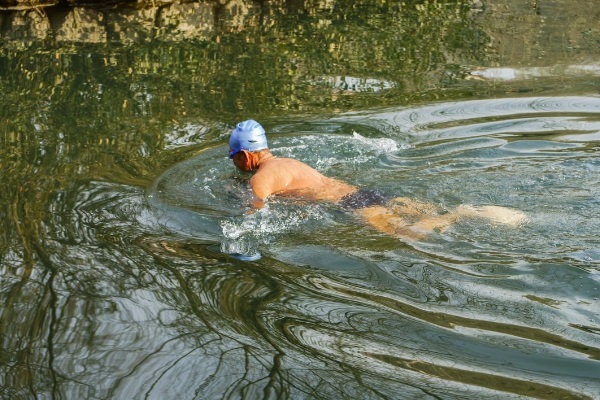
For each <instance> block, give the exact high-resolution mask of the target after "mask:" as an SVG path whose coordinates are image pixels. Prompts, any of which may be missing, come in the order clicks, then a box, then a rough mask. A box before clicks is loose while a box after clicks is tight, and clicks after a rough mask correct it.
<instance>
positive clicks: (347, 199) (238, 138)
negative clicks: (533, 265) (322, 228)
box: [229, 120, 525, 238]
mask: <svg viewBox="0 0 600 400" xmlns="http://www.w3.org/2000/svg"><path fill="white" fill-rule="evenodd" d="M229 158H230V159H231V160H232V161H233V164H234V165H235V166H236V167H237V168H238V169H240V170H242V171H246V172H254V175H253V176H252V178H251V179H250V187H251V188H252V192H253V206H254V207H255V208H261V207H263V206H264V204H265V202H266V201H267V199H268V198H269V197H270V196H286V197H291V198H297V199H303V200H311V201H326V202H330V203H334V204H338V205H339V206H341V207H343V208H345V209H348V210H353V211H354V212H356V213H357V214H358V215H359V216H360V217H361V218H362V219H364V220H365V221H366V222H367V223H368V224H369V225H371V226H372V227H374V228H376V229H377V230H379V231H381V232H384V233H386V234H390V235H394V236H402V237H412V238H418V237H422V236H425V235H427V234H428V233H431V232H433V231H435V230H444V229H446V228H448V227H449V226H450V225H452V224H453V223H455V222H456V221H458V220H459V219H461V218H468V217H475V218H485V219H487V220H490V221H492V222H494V223H501V224H506V225H510V226H517V225H518V224H520V223H522V222H523V221H525V215H524V214H523V213H521V212H520V211H516V210H511V209H509V208H505V207H498V206H484V207H473V206H459V207H457V208H456V209H454V210H451V211H446V210H439V209H438V208H436V207H435V206H433V205H432V204H427V203H423V202H419V201H416V200H412V199H409V198H405V197H396V198H390V197H388V196H386V195H385V194H384V193H383V192H382V191H380V190H366V189H361V188H358V187H356V186H354V185H350V184H348V183H346V182H343V181H340V180H337V179H333V178H329V177H327V176H325V175H323V174H321V173H320V172H318V171H317V170H315V169H314V168H312V167H310V166H309V165H307V164H305V163H303V162H301V161H298V160H295V159H293V158H280V157H276V156H274V155H273V154H272V153H271V151H270V150H269V147H268V144H267V136H266V133H265V130H264V129H263V127H262V126H261V125H260V124H259V123H258V122H256V121H254V120H247V121H244V122H240V123H239V124H237V126H236V128H235V129H234V130H233V131H232V132H231V136H230V139H229Z"/></svg>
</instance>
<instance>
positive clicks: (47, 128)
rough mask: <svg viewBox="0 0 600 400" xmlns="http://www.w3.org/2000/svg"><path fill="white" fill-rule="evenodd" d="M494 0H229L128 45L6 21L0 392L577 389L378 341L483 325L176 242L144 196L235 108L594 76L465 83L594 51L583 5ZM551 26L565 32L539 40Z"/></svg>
mask: <svg viewBox="0 0 600 400" xmlns="http://www.w3.org/2000/svg"><path fill="white" fill-rule="evenodd" d="M495 3H496V2H486V3H485V6H486V7H484V8H482V7H479V6H477V5H476V4H475V3H473V2H471V1H455V2H438V1H414V2H402V3H400V2H389V1H342V0H338V1H330V2H319V1H315V2H308V1H307V2H294V1H286V2H261V5H260V7H259V4H258V3H256V4H254V3H252V4H253V5H254V6H255V7H254V8H253V10H254V11H255V12H252V13H244V14H243V15H237V14H236V13H235V7H232V6H231V5H232V4H233V3H232V2H227V3H226V5H225V6H223V7H221V8H219V10H220V11H219V12H221V14H219V15H220V16H221V17H222V19H221V20H219V21H218V23H215V25H214V26H213V27H212V28H211V29H212V30H210V31H209V32H208V33H205V34H204V35H203V36H202V37H201V38H198V37H192V38H190V37H185V36H177V32H176V31H175V30H174V29H171V30H169V29H166V28H165V29H166V30H164V29H163V30H162V31H161V32H159V33H161V35H162V36H160V37H156V38H155V37H152V33H151V31H148V32H149V33H148V35H146V36H144V35H142V36H141V39H140V40H139V41H137V40H138V39H134V40H133V42H132V40H129V39H131V38H130V37H129V36H127V37H125V38H124V39H123V41H122V42H112V41H111V40H109V38H110V37H111V36H110V35H111V31H110V30H109V31H108V33H107V32H104V34H105V37H106V40H103V41H100V43H83V42H77V41H60V40H58V41H57V40H55V39H56V38H57V37H52V35H50V36H44V37H43V40H40V36H39V35H33V34H32V35H31V36H27V35H26V36H20V37H15V36H12V37H10V36H9V35H7V34H6V32H4V33H3V37H2V39H3V40H4V41H3V42H2V47H1V48H0V71H1V74H0V90H1V91H2V99H3V101H2V108H1V109H0V176H1V177H2V178H1V181H0V182H1V185H2V187H1V190H0V277H1V278H0V300H1V303H0V304H2V305H1V308H0V312H1V314H0V346H2V347H1V349H0V371H2V374H0V375H1V376H0V397H3V398H11V399H20V398H23V399H27V398H38V397H52V398H141V397H166V398H194V397H198V398H247V399H253V398H260V397H264V398H271V397H275V398H379V397H383V398H386V397H387V398H411V397H414V396H422V395H425V396H429V397H444V396H447V397H449V398H459V397H460V396H462V395H463V394H464V392H463V391H465V390H469V391H470V392H469V393H471V394H473V395H475V394H476V393H478V389H473V387H477V386H478V387H481V388H487V389H490V390H497V391H502V392H504V393H512V394H516V395H533V396H538V397H548V398H582V396H583V395H581V394H580V393H573V392H572V391H570V390H568V389H566V388H564V386H566V385H557V386H556V387H554V386H552V385H551V384H550V383H548V382H547V380H546V381H544V380H542V379H540V380H539V382H535V383H530V382H528V381H527V380H526V379H525V378H524V379H521V378H520V377H519V376H517V375H516V374H513V375H511V376H510V377H508V376H506V374H505V373H499V374H495V372H494V371H493V368H492V369H487V370H486V369H485V368H484V366H482V365H475V366H473V368H471V369H469V368H470V367H471V366H465V365H453V364H452V362H451V361H452V360H453V358H452V357H453V355H452V354H445V353H444V351H446V349H444V348H436V350H435V351H439V353H440V354H442V355H443V357H446V358H447V360H446V363H445V364H444V363H438V364H436V363H434V362H433V361H432V362H430V361H428V360H425V359H420V358H419V357H418V353H417V350H418V349H419V346H422V345H423V343H422V342H419V341H418V340H417V339H416V338H415V336H413V337H406V338H399V337H393V338H391V339H390V338H389V337H388V335H392V334H394V335H397V334H398V332H400V331H403V330H401V329H399V328H397V327H396V328H397V329H391V328H390V326H389V325H386V324H390V318H389V315H390V314H392V315H393V316H394V318H395V319H394V320H395V321H398V322H397V323H398V324H404V325H403V327H402V329H406V331H410V330H411V329H412V331H413V332H417V333H422V334H423V335H424V336H428V335H429V336H430V338H429V339H431V342H434V343H437V344H436V345H439V343H438V342H436V341H435V340H434V339H435V338H444V339H443V340H447V339H446V337H452V334H451V333H448V332H447V331H451V328H453V327H454V326H459V327H464V328H471V329H476V328H481V326H479V325H477V324H478V322H479V321H477V320H476V319H467V318H463V317H460V318H459V317H455V318H451V317H450V316H448V315H446V314H444V313H439V314H436V313H425V314H426V315H420V314H419V315H417V313H418V311H419V309H418V308H416V309H415V308H411V307H412V306H410V305H408V303H409V302H406V304H405V303H402V302H401V301H399V300H398V299H396V300H394V299H392V300H390V298H388V297H385V296H381V295H378V294H377V293H370V292H368V291H363V290H362V288H357V287H355V286H352V285H347V282H346V283H344V284H341V283H339V282H335V279H334V278H329V279H332V281H331V282H329V283H328V284H323V283H322V282H321V281H318V279H316V278H315V276H314V275H319V274H313V271H311V270H310V269H308V268H299V267H294V266H292V265H288V264H283V263H281V262H278V261H276V260H270V261H269V262H268V263H267V264H266V265H262V266H261V267H258V266H255V265H252V264H244V263H240V262H237V261H235V260H231V259H228V258H225V256H223V255H221V254H218V253H213V252H211V251H209V250H208V249H207V244H208V243H206V242H204V241H202V240H199V239H198V240H187V241H183V240H182V241H177V240H175V239H173V237H172V236H171V235H170V234H169V233H168V232H166V231H165V230H164V229H163V228H162V227H160V226H159V225H158V224H156V223H155V221H154V220H153V219H152V216H151V211H150V210H149V207H148V205H147V204H146V202H145V197H144V196H145V193H144V190H145V188H147V187H148V186H149V185H150V184H151V182H152V181H153V180H154V179H155V178H156V177H157V176H158V175H159V174H160V173H161V172H162V171H163V170H165V169H166V168H168V167H169V166H171V165H173V164H174V163H176V162H178V161H180V160H183V159H186V158H188V157H190V156H191V155H193V154H196V153H197V152H198V151H200V150H203V149H206V148H209V147H213V146H216V145H220V144H222V143H224V142H225V137H226V133H227V131H228V128H229V127H230V125H231V124H232V123H233V122H235V121H237V120H238V119H241V118H245V117H254V118H257V119H259V120H266V121H267V123H268V121H273V120H279V121H281V120H284V121H285V120H287V119H288V118H296V119H310V118H313V117H314V116H320V117H323V118H328V117H329V116H331V115H334V114H337V113H340V112H348V111H350V112H352V111H362V110H366V109H371V108H374V107H392V106H393V107H404V106H408V105H414V104H420V103H426V102H430V101H434V100H439V99H449V100H454V99H464V98H470V97H494V96H503V95H506V94H507V93H529V92H536V93H537V92H543V91H546V92H548V93H550V94H552V93H556V92H557V91H559V90H560V91H562V92H563V93H564V92H566V93H580V92H582V91H589V90H590V88H596V87H597V85H596V82H595V81H593V82H591V83H590V79H589V77H587V76H581V77H579V76H576V77H567V79H565V77H564V76H558V77H551V78H550V79H548V80H544V81H543V82H541V81H540V82H533V81H530V80H525V81H519V82H507V83H502V84H499V83H498V82H497V81H493V80H485V79H482V80H479V79H478V78H480V77H481V76H485V74H484V73H477V74H472V73H471V72H472V71H474V70H477V69H479V68H488V67H495V66H500V67H503V66H507V65H508V66H510V67H514V68H518V67H521V66H528V67H529V66H533V65H535V66H539V67H552V66H555V65H560V64H561V63H564V62H569V63H575V64H576V63H577V62H581V61H582V60H586V59H587V58H594V57H597V55H598V54H597V53H598V46H597V43H598V31H597V30H596V29H595V28H594V27H595V25H594V23H595V22H597V21H595V20H594V19H593V15H592V13H586V12H583V13H582V12H581V10H586V7H587V11H589V9H591V7H592V6H589V7H588V5H589V4H588V3H586V2H585V1H580V2H576V4H572V3H571V2H570V3H569V7H568V9H569V10H573V11H569V12H565V13H560V12H559V11H560V10H561V9H562V8H561V6H562V7H564V6H565V4H566V3H565V2H564V1H563V2H560V1H552V2H547V3H544V4H540V5H539V7H537V8H532V7H529V6H528V5H524V4H525V3H523V2H516V1H515V2H503V5H498V4H495ZM517 3H518V4H517ZM536 4H537V3H536ZM230 6H231V7H230ZM503 7H504V8H503ZM545 7H547V8H545ZM507 8H508V10H509V11H510V12H508V11H506V10H507ZM484 10H485V12H484ZM514 10H517V11H519V12H520V13H519V14H514V13H512V11H514ZM119 11H123V10H119ZM129 11H131V10H129V9H127V10H125V11H123V13H126V12H129ZM102 12H104V13H106V15H107V20H108V21H110V20H113V21H114V20H117V19H118V18H119V15H120V14H118V12H117V11H116V12H113V13H112V14H111V11H107V10H103V11H102ZM571 12H573V13H577V12H579V13H578V14H577V15H575V14H571ZM21 17H23V15H21V14H19V18H21ZM238 17H239V18H238ZM9 18H12V19H10V21H14V18H15V15H14V14H10V15H9V13H8V12H4V13H3V14H2V18H0V22H4V23H5V24H4V26H5V27H6V26H7V24H9V22H6V21H9ZM23 18H25V17H23ZM540 18H545V19H544V21H545V24H540ZM10 23H11V24H12V23H13V22H10ZM0 25H1V23H0ZM44 26H45V25H44ZM46 29H50V27H48V26H46ZM5 31H6V30H5ZM112 32H113V33H114V32H116V31H112ZM546 34H547V35H546ZM563 36H565V37H567V39H568V40H567V42H568V43H567V44H564V43H563V44H560V43H558V40H554V41H551V40H550V39H547V38H549V37H550V38H552V37H553V38H555V39H556V38H562V37H563ZM103 37H104V36H103ZM137 37H138V36H136V38H137ZM540 37H542V38H546V39H544V40H539V41H536V40H535V38H540ZM515 38H517V39H520V41H517V40H515ZM582 70H583V69H579V70H578V71H582ZM595 85H596V86H595ZM165 149H168V150H165ZM382 240H385V239H382ZM315 279H316V280H315ZM319 279H320V277H319ZM423 321H425V322H426V326H425V327H423V326H422V325H420V324H422V323H423ZM387 329H389V331H388V330H387ZM485 329H487V330H489V331H492V332H499V333H504V332H507V331H510V332H511V334H512V335H514V336H516V337H519V338H525V339H528V340H532V341H533V340H537V341H540V342H543V343H552V344H553V345H556V346H559V347H560V348H561V349H564V350H565V351H567V350H568V351H572V352H577V353H579V354H583V356H584V357H588V358H589V359H590V360H589V364H586V363H585V362H584V363H583V364H582V365H584V366H588V365H589V366H590V370H591V369H592V368H593V367H597V364H594V363H592V361H591V360H597V359H598V358H599V357H600V356H599V354H598V349H597V348H594V347H592V346H587V347H586V346H585V345H583V344H581V343H578V342H576V341H574V340H566V339H564V338H562V337H560V336H558V335H555V334H553V333H549V332H540V331H536V330H535V329H524V330H523V331H519V329H520V328H519V327H517V326H513V325H510V324H500V323H498V324H494V323H488V325H486V326H485ZM582 329H587V328H582ZM596 333H597V332H596ZM445 335H447V336H445ZM407 336H408V335H407ZM440 340H441V339H440ZM398 343H402V345H399V344H398ZM432 346H434V344H432ZM582 358H583V357H582ZM448 360H449V361H448ZM586 362H587V361H586ZM457 364H458V363H457ZM509 372H513V373H514V371H512V370H509ZM442 381H443V382H446V384H443V383H440V382H442ZM540 382H541V383H540ZM462 384H465V385H464V386H467V385H469V387H470V389H465V387H464V386H463V385H462Z"/></svg>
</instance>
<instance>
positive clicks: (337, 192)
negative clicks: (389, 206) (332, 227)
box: [250, 157, 356, 203]
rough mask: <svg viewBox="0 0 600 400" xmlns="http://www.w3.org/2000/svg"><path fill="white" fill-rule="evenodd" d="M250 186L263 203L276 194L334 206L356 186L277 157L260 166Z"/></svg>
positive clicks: (296, 161)
mask: <svg viewBox="0 0 600 400" xmlns="http://www.w3.org/2000/svg"><path fill="white" fill-rule="evenodd" d="M250 185H251V186H252V190H253V191H254V194H255V195H256V197H257V198H258V199H260V200H263V201H264V200H265V199H266V198H267V197H268V196H270V195H280V196H291V197H297V198H302V199H307V200H324V201H330V202H334V203H335V202H338V201H339V200H340V199H341V198H342V197H344V196H346V195H347V194H350V193H353V192H355V191H356V187H354V186H352V185H349V184H347V183H344V182H341V181H338V180H337V179H333V178H328V177H326V176H325V175H323V174H321V173H320V172H318V171H317V170H315V169H314V168H312V167H310V166H308V165H306V164H304V163H303V162H301V161H298V160H294V159H291V158H277V157H273V158H269V159H267V160H264V161H262V162H261V163H260V165H259V168H258V170H257V172H256V174H254V176H253V177H252V179H250Z"/></svg>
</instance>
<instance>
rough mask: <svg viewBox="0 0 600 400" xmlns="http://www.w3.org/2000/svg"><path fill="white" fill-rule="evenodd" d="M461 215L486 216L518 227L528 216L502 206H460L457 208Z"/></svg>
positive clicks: (493, 220) (498, 222)
mask: <svg viewBox="0 0 600 400" xmlns="http://www.w3.org/2000/svg"><path fill="white" fill-rule="evenodd" d="M456 213H457V214H458V215H459V216H460V217H477V218H485V219H488V220H489V221H491V222H494V223H497V224H504V225H508V226H512V227H517V226H519V225H521V224H523V223H525V222H527V216H526V215H525V214H524V213H523V212H521V211H518V210H513V209H511V208H506V207H500V206H481V207H473V206H460V207H458V208H457V209H456Z"/></svg>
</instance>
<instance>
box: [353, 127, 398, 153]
mask: <svg viewBox="0 0 600 400" xmlns="http://www.w3.org/2000/svg"><path fill="white" fill-rule="evenodd" d="M352 136H353V137H354V140H355V141H356V142H358V143H360V144H361V145H364V146H366V147H367V148H369V149H370V150H374V151H376V152H377V153H379V154H383V153H394V152H397V151H398V149H399V147H398V143H397V142H396V141H395V140H394V139H390V138H373V139H370V138H366V137H364V136H362V135H361V134H359V133H358V132H356V131H353V132H352Z"/></svg>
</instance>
